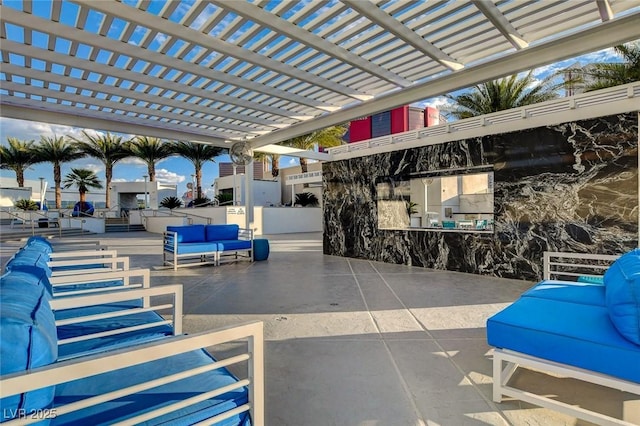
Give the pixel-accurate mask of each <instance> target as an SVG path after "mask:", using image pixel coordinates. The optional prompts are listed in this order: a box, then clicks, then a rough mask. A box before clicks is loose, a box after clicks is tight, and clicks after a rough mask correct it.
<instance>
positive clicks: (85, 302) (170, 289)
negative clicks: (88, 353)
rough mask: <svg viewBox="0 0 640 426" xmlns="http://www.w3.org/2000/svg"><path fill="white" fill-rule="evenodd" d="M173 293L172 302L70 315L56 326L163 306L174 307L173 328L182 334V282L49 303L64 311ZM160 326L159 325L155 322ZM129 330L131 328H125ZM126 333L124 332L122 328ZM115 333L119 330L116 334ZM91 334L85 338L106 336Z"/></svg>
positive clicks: (120, 290)
mask: <svg viewBox="0 0 640 426" xmlns="http://www.w3.org/2000/svg"><path fill="white" fill-rule="evenodd" d="M167 295H168V296H173V303H172V304H169V305H167V304H162V305H155V306H153V305H151V303H149V305H147V306H144V307H142V308H123V309H121V310H119V311H113V312H107V313H102V314H97V315H88V316H82V317H74V318H67V319H63V320H56V326H61V325H68V324H76V323H81V322H86V321H93V320H97V319H104V318H115V317H119V316H124V315H131V314H135V313H138V312H147V311H156V310H161V309H167V308H173V311H172V317H173V319H172V322H173V331H174V334H182V312H183V309H182V305H183V292H182V285H180V284H171V285H163V286H158V287H153V288H141V289H131V290H122V289H119V291H112V292H109V293H106V294H93V295H85V296H78V297H61V298H57V299H53V300H51V301H50V302H49V303H50V305H51V309H52V310H54V311H63V310H65V309H74V308H83V307H88V306H96V305H104V304H108V303H116V302H125V301H128V300H133V299H147V298H151V297H154V296H167ZM153 325H157V324H153ZM125 331H128V330H125ZM120 332H122V331H120ZM114 334H115V333H114ZM87 336H89V337H85V340H86V339H89V338H95V337H102V336H93V335H87Z"/></svg>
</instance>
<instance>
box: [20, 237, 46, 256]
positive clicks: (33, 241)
mask: <svg viewBox="0 0 640 426" xmlns="http://www.w3.org/2000/svg"><path fill="white" fill-rule="evenodd" d="M24 247H25V248H27V247H29V248H36V249H38V250H41V251H42V252H43V253H51V252H53V246H52V245H51V243H50V242H49V241H47V240H46V239H45V238H42V237H40V236H32V237H29V239H28V240H27V242H26V244H25V245H24Z"/></svg>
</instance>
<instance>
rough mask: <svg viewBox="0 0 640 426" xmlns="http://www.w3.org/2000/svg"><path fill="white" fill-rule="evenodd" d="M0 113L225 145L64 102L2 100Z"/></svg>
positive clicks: (15, 116)
mask: <svg viewBox="0 0 640 426" xmlns="http://www.w3.org/2000/svg"><path fill="white" fill-rule="evenodd" d="M2 116H3V117H6V118H15V119H18V120H30V121H39V122H43V123H51V124H62V125H66V126H73V127H78V128H81V129H95V130H106V131H110V132H117V133H124V134H132V135H140V136H153V137H157V138H160V139H166V140H182V141H192V142H201V143H206V144H210V145H215V146H219V147H223V148H228V147H229V144H228V143H227V142H226V140H225V139H221V138H216V137H213V136H210V135H205V134H201V133H189V132H187V131H185V130H182V131H175V130H174V129H173V128H171V127H168V126H167V127H164V126H163V123H158V122H156V121H150V120H140V119H134V118H132V117H126V116H120V120H119V121H115V120H113V119H104V118H102V117H104V116H105V115H104V114H103V113H101V112H100V111H92V110H81V111H78V108H75V107H70V106H65V105H48V106H47V109H43V108H42V102H40V101H33V100H28V99H15V98H14V99H11V101H9V102H4V101H3V103H2Z"/></svg>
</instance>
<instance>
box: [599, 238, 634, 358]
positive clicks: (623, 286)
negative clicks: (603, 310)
mask: <svg viewBox="0 0 640 426" xmlns="http://www.w3.org/2000/svg"><path fill="white" fill-rule="evenodd" d="M604 285H605V292H606V301H607V308H608V310H609V317H610V318H611V321H612V322H613V324H614V325H615V326H616V328H617V329H618V331H619V332H620V334H622V335H623V336H624V337H626V338H627V339H629V340H631V341H632V342H634V343H636V344H638V345H640V249H636V250H633V251H631V252H629V253H626V254H624V255H623V256H621V257H620V258H619V259H618V260H616V261H615V262H614V263H613V264H612V265H611V266H610V267H609V269H607V272H605V274H604Z"/></svg>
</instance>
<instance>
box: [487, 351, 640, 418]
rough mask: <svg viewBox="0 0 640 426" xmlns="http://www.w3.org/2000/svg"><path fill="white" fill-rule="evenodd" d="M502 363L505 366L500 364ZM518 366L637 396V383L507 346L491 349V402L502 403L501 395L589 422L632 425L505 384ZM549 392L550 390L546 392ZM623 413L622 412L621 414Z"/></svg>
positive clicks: (638, 388)
mask: <svg viewBox="0 0 640 426" xmlns="http://www.w3.org/2000/svg"><path fill="white" fill-rule="evenodd" d="M503 363H506V367H504V365H505V364H503ZM519 367H524V368H531V369H535V370H538V371H542V372H545V373H555V374H560V375H562V376H564V377H571V378H574V379H578V380H582V381H584V382H589V383H594V384H597V385H601V386H606V387H609V388H613V389H618V390H621V391H624V392H629V393H632V394H634V395H638V396H640V384H639V383H634V382H630V381H627V380H622V379H618V378H616V377H612V376H608V375H605V374H600V373H596V372H594V371H589V370H585V369H582V368H578V367H573V366H571V365H566V364H560V363H557V362H553V361H549V360H545V359H541V358H537V357H533V356H531V355H527V354H523V353H520V352H515V351H511V350H507V349H499V348H494V349H493V401H494V402H502V397H503V396H510V397H512V398H515V399H518V400H520V401H525V402H528V403H530V404H534V405H537V406H540V407H545V408H549V409H552V410H555V411H558V412H560V413H564V414H568V415H570V416H573V417H576V418H579V419H583V420H586V421H589V422H593V423H596V424H599V425H603V426H604V425H618V426H620V425H624V426H633V423H630V422H627V421H625V420H621V419H617V418H615V417H611V416H608V415H606V414H602V413H598V412H595V411H592V410H588V409H587V408H584V407H578V406H574V405H570V404H567V403H564V402H562V401H558V400H555V399H553V398H551V397H549V396H543V395H538V394H534V393H532V392H529V391H525V390H521V389H518V388H515V387H513V386H510V385H509V384H508V382H509V379H510V378H511V376H512V375H513V374H514V373H515V372H516V370H517V369H518V368H519ZM549 393H550V394H553V391H552V390H550V391H549ZM623 415H624V414H623Z"/></svg>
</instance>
